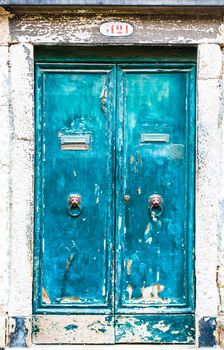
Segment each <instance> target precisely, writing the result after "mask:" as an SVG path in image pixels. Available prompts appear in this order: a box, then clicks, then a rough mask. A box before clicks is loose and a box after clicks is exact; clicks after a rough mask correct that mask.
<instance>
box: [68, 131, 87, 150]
mask: <svg viewBox="0 0 224 350" xmlns="http://www.w3.org/2000/svg"><path fill="white" fill-rule="evenodd" d="M89 144H90V134H86V135H62V136H61V149H63V150H67V151H69V150H70V151H79V150H83V151H87V150H88V149H89Z"/></svg>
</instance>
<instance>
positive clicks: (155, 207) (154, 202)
mask: <svg viewBox="0 0 224 350" xmlns="http://www.w3.org/2000/svg"><path fill="white" fill-rule="evenodd" d="M149 208H150V212H151V217H152V220H153V221H157V217H159V216H161V215H162V212H163V207H162V196H160V195H158V194H153V195H152V196H150V197H149Z"/></svg>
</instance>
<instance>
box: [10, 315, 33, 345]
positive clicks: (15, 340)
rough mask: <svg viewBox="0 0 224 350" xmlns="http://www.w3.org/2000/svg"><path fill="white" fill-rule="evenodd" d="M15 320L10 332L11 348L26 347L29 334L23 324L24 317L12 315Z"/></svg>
mask: <svg viewBox="0 0 224 350" xmlns="http://www.w3.org/2000/svg"><path fill="white" fill-rule="evenodd" d="M13 319H14V320H15V329H14V331H13V332H12V333H11V334H10V343H9V346H10V347H11V348H27V347H28V345H27V337H28V334H29V331H28V329H27V328H26V325H25V321H26V320H25V318H22V317H13Z"/></svg>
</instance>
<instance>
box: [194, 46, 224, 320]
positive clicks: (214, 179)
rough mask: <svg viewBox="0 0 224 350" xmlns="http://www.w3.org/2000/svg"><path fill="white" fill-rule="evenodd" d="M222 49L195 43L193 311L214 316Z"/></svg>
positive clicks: (201, 314)
mask: <svg viewBox="0 0 224 350" xmlns="http://www.w3.org/2000/svg"><path fill="white" fill-rule="evenodd" d="M221 79H222V52H221V48H220V46H219V45H214V44H202V45H199V47H198V75H197V173H196V247H195V248H196V300H197V305H196V315H197V318H198V320H200V319H201V318H202V317H206V316H208V317H213V316H214V317H216V316H217V309H218V304H219V295H218V288H217V283H216V275H217V264H218V249H217V247H218V235H217V233H218V227H219V220H220V213H219V200H220V188H221V166H220V159H221V131H222V128H221V127H222V123H221V118H222V109H221V99H222V89H221Z"/></svg>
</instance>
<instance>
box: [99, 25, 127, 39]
mask: <svg viewBox="0 0 224 350" xmlns="http://www.w3.org/2000/svg"><path fill="white" fill-rule="evenodd" d="M100 33H101V34H103V35H106V36H128V35H131V34H132V33H133V26H132V25H131V24H129V23H126V22H105V23H103V24H101V26H100Z"/></svg>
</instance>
